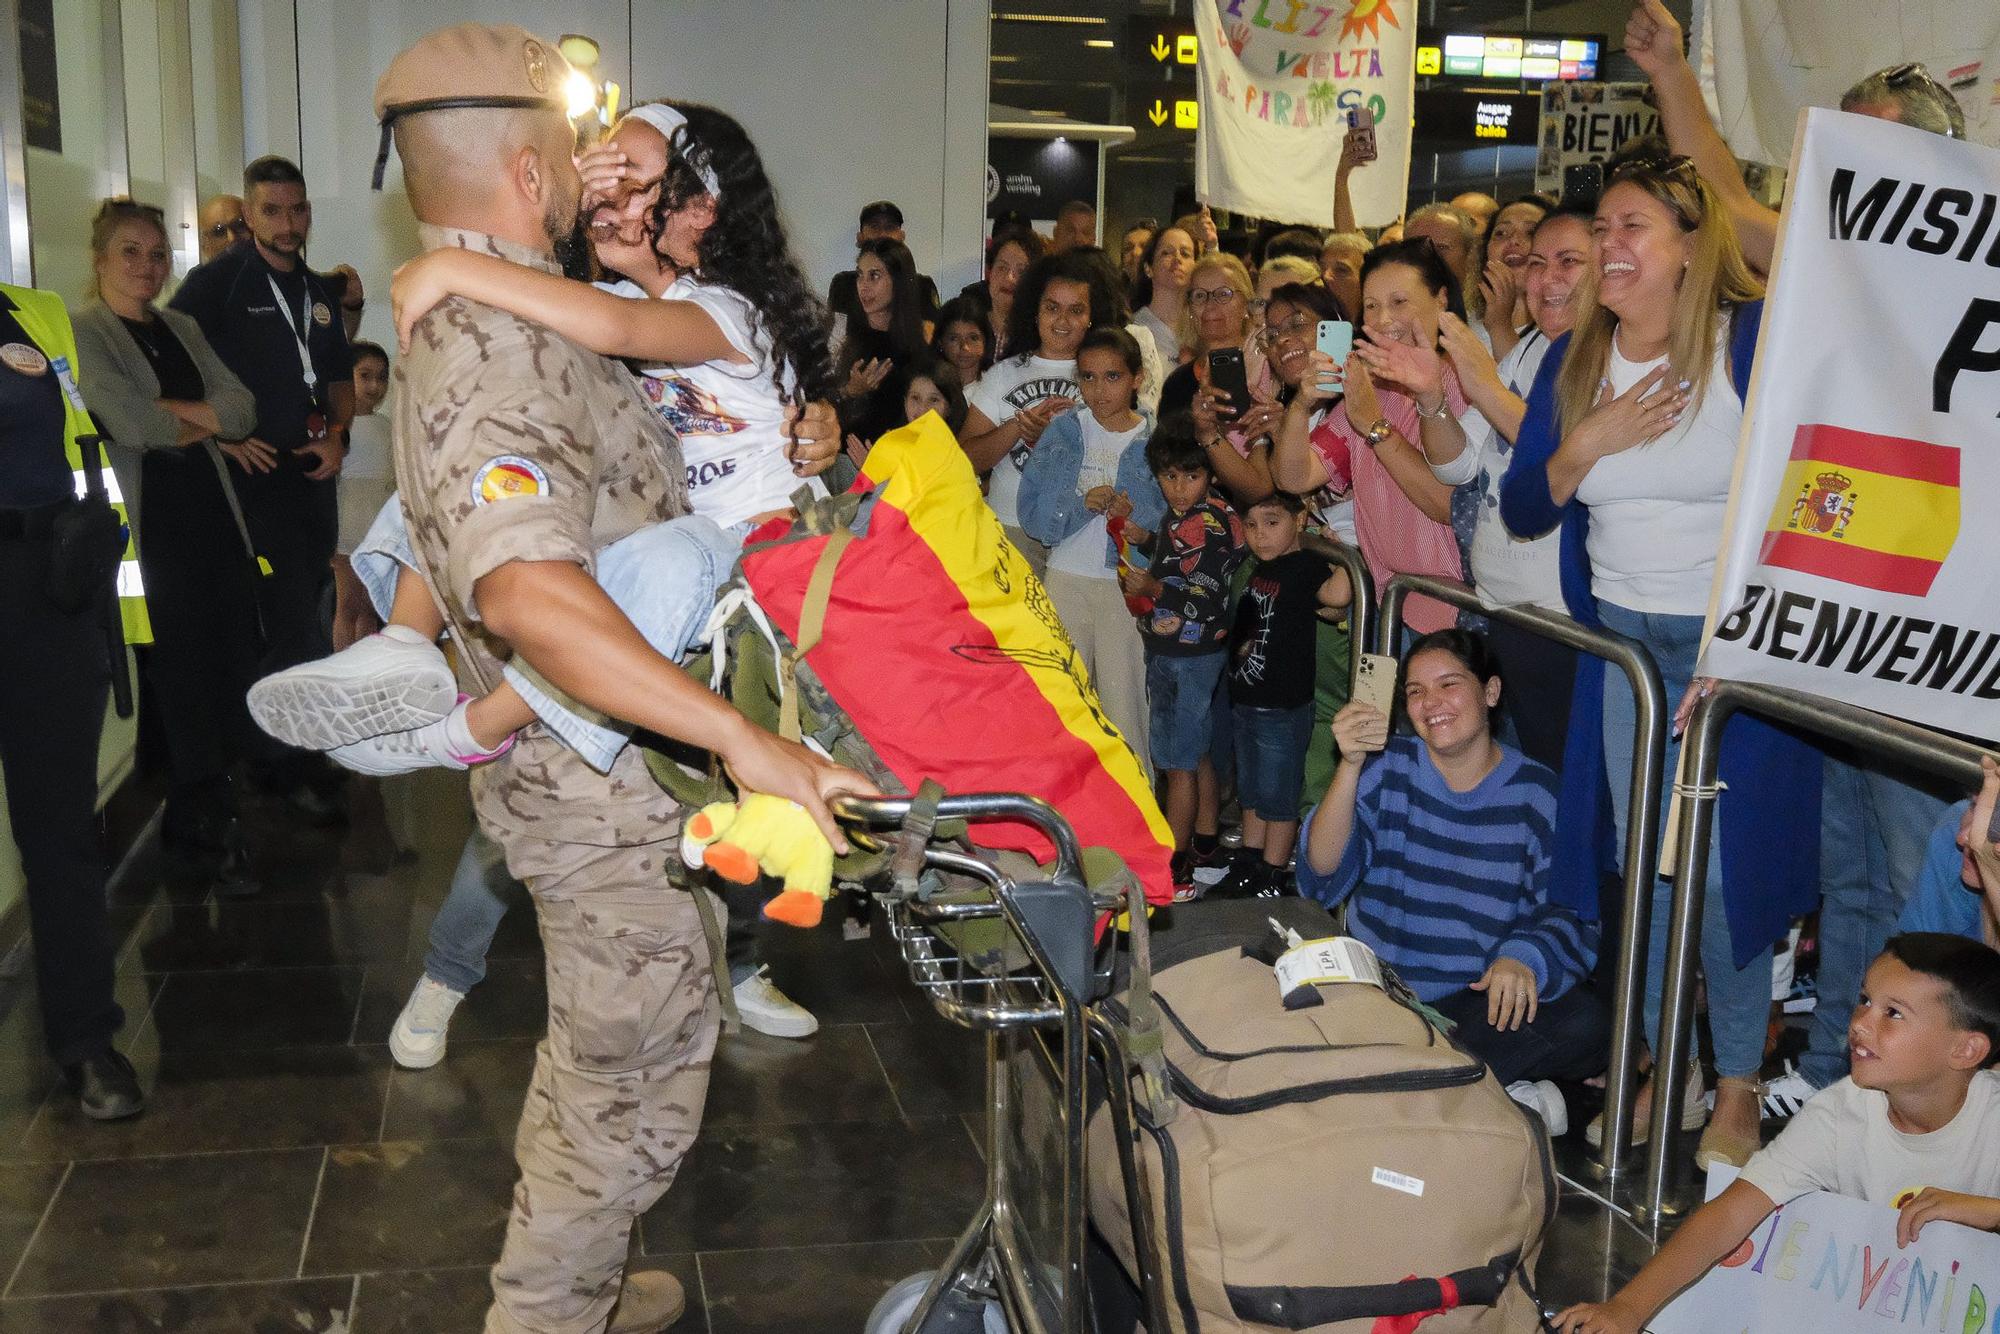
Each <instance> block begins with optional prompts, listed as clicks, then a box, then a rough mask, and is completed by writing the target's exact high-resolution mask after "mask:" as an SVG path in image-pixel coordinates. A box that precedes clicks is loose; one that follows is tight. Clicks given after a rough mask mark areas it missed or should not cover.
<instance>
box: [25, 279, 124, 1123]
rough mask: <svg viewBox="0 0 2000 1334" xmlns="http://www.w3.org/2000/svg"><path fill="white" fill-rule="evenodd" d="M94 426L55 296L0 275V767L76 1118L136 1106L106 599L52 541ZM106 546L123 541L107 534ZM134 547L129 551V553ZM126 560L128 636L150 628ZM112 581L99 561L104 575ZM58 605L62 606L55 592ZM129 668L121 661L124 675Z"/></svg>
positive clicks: (46, 1002) (43, 992)
mask: <svg viewBox="0 0 2000 1334" xmlns="http://www.w3.org/2000/svg"><path fill="white" fill-rule="evenodd" d="M91 430H92V426H91V422H90V417H89V415H88V414H87V413H86V412H85V411H84V407H83V397H82V395H81V394H80V393H79V392H78V390H77V385H76V340H75V335H74V334H73V333H72V332H71V330H70V323H69V315H68V313H67V312H66V311H65V310H64V308H63V303H62V299H61V298H60V297H58V296H55V295H54V294H52V293H48V292H37V291H33V290H30V289H28V288H21V287H10V286H7V285H5V284H0V776H4V778H5V780H6V789H7V791H6V799H7V815H8V820H9V822H10V824H11V825H12V827H13V832H14V843H15V846H16V847H17V848H18V849H19V850H20V854H21V866H22V869H23V871H24V872H25V873H26V875H27V882H28V914H29V921H30V924H31V926H32V929H33V932H34V941H35V975H36V981H37V984H38V988H39V991H40V996H41V1008H42V1028H43V1033H44V1035H45V1037H46V1038H47V1041H48V1047H49V1054H50V1055H51V1056H52V1057H54V1059H55V1061H56V1063H57V1064H58V1065H59V1066H61V1067H62V1070H63V1074H64V1077H65V1078H66V1079H67V1080H68V1082H69V1085H70V1087H71V1088H72V1089H73V1090H74V1091H75V1092H76V1093H77V1095H78V1096H79V1097H80V1098H81V1100H82V1104H83V1111H84V1113H85V1115H87V1116H91V1117H94V1118H96V1119H98V1120H115V1119H118V1118H120V1117H127V1116H133V1115H136V1114H137V1113H138V1112H140V1111H141V1110H143V1109H144V1107H145V1098H144V1095H143V1094H142V1093H141V1091H140V1088H139V1081H138V1079H137V1077H136V1076H135V1075H134V1073H133V1070H132V1066H131V1063H130V1062H128V1061H127V1060H126V1059H125V1058H124V1056H123V1055H121V1054H120V1053H119V1052H118V1051H117V1050H116V1049H115V1048H113V1046H112V1045H111V1040H112V1038H113V1036H114V1035H115V1034H116V1033H117V1032H118V1030H119V1028H120V1027H121V1026H122V1025H123V1024H124V1022H125V1016H124V1012H123V1011H121V1010H120V1009H119V1007H118V1002H117V1001H116V1000H115V999H113V995H112V976H113V959H112V946H111V929H110V922H109V920H108V916H107V912H106V906H105V867H104V856H103V851H102V849H101V847H100V845H99V841H98V835H97V821H96V811H97V743H98V734H99V732H100V731H101V730H102V728H103V723H104V709H105V701H106V696H107V692H108V690H109V687H110V681H111V665H112V664H111V654H110V649H109V639H110V636H107V626H106V617H107V615H108V614H111V613H108V611H107V608H108V607H109V605H110V602H109V597H108V595H107V596H105V597H100V598H95V599H91V600H89V604H88V605H85V606H83V607H81V609H79V610H64V609H63V608H62V607H61V606H60V605H59V599H58V593H57V589H58V587H59V586H61V585H62V584H64V583H65V582H73V581H66V580H65V579H64V575H65V573H66V569H65V562H64V561H63V560H62V559H61V558H59V557H58V555H57V552H58V548H59V546H63V548H64V549H65V550H68V549H70V548H68V546H67V545H66V544H65V542H64V539H65V538H66V537H68V536H69V535H70V534H72V533H73V532H74V526H73V525H72V524H68V523H66V516H72V517H73V516H74V515H76V514H77V513H79V512H80V507H79V502H78V500H77V498H76V490H75V487H76V478H77V475H78V473H79V471H80V469H81V468H82V467H83V464H82V461H81V460H82V455H81V452H80V450H79V448H78V444H77V441H78V438H79V437H80V436H84V435H87V434H88V433H89V432H90V431H91ZM111 540H112V542H113V544H114V548H113V549H114V552H115V544H116V542H117V540H118V539H117V537H116V535H115V525H114V535H113V537H112V539H111ZM130 554H131V553H130V552H129V551H128V552H127V555H128V557H129V556H130ZM127 565H128V567H129V568H127V569H121V570H120V571H118V572H117V574H116V576H115V577H118V578H120V580H121V587H120V592H121V593H123V594H129V595H132V596H128V597H125V598H123V599H121V601H122V602H123V603H124V622H125V624H124V627H123V629H124V631H125V636H124V637H129V638H139V637H143V636H144V635H145V634H146V629H145V611H144V604H143V602H141V601H139V600H138V598H137V596H136V594H137V592H138V590H137V589H136V587H134V586H133V579H134V578H135V577H136V575H135V571H136V561H129V560H128V562H127ZM111 577H114V576H113V574H112V572H111V571H110V570H109V569H108V568H107V570H106V573H105V578H106V582H107V585H108V581H109V579H110V578H111ZM63 600H70V599H68V598H64V599H63ZM123 666H124V664H123V663H120V664H119V667H120V668H121V669H122V668H123Z"/></svg>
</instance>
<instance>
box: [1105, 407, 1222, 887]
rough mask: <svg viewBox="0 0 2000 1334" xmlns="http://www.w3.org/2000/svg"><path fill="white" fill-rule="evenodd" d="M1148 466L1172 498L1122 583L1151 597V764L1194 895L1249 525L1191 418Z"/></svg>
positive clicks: (1182, 417)
mask: <svg viewBox="0 0 2000 1334" xmlns="http://www.w3.org/2000/svg"><path fill="white" fill-rule="evenodd" d="M1146 465H1147V467H1149V468H1151V469H1152V472H1153V476H1154V477H1156V478H1158V479H1159V482H1160V490H1161V492H1162V493H1164V494H1165V496H1166V498H1167V513H1166V517H1165V518H1163V519H1161V521H1160V527H1159V531H1158V532H1157V533H1155V534H1154V536H1153V541H1152V544H1151V547H1150V549H1149V552H1148V560H1147V562H1146V566H1145V568H1143V569H1138V568H1135V569H1132V570H1130V571H1129V572H1127V574H1126V575H1125V576H1124V577H1123V579H1122V580H1121V583H1122V585H1123V587H1124V589H1125V593H1126V595H1127V598H1128V600H1129V599H1134V598H1144V599H1150V600H1151V602H1152V607H1151V609H1150V610H1148V611H1146V612H1144V613H1143V614H1141V615H1140V617H1139V635H1140V638H1141V640H1142V641H1143V642H1144V644H1145V648H1146V698H1147V709H1148V719H1149V723H1150V730H1149V732H1148V738H1147V745H1148V749H1150V750H1151V752H1152V756H1153V765H1154V767H1155V768H1157V769H1159V770H1160V772H1161V773H1163V774H1164V775H1165V776H1166V788H1167V802H1166V805H1167V824H1168V826H1169V827H1170V828H1172V829H1173V831H1174V861H1173V866H1174V889H1175V893H1176V895H1177V896H1180V897H1189V898H1191V897H1193V895H1194V880H1193V873H1194V858H1195V856H1196V854H1198V853H1201V854H1205V853H1210V852H1213V851H1214V849H1215V846H1216V839H1217V833H1216V817H1217V804H1218V803H1217V801H1216V791H1215V771H1214V770H1213V769H1211V768H1210V767H1209V763H1208V746H1209V737H1210V733H1211V729H1212V728H1213V726H1214V703H1215V691H1216V686H1217V684H1218V683H1219V682H1220V681H1221V679H1222V668H1223V664H1224V661H1225V655H1224V652H1223V650H1224V647H1225V641H1226V640H1227V638H1228V635H1229V616H1228V613H1229V580H1230V576H1231V575H1233V574H1234V573H1235V571H1236V567H1237V565H1238V564H1239V563H1240V562H1241V561H1242V559H1243V524H1242V522H1241V521H1240V520H1239V519H1237V517H1236V514H1235V512H1234V511H1233V510H1231V509H1230V508H1229V506H1228V505H1227V504H1226V503H1224V502H1223V500H1222V499H1221V498H1220V497H1218V496H1214V495H1211V494H1210V492H1209V487H1210V485H1211V484H1212V483H1213V481H1214V477H1213V475H1212V474H1211V473H1210V471H1209V467H1208V457H1207V455H1205V454H1204V453H1203V452H1202V448H1201V445H1200V443H1199V442H1198V441H1197V440H1196V438H1195V429H1194V421H1193V419H1192V418H1191V417H1190V416H1189V415H1188V414H1187V413H1185V412H1176V413H1171V414H1169V415H1168V416H1166V417H1163V418H1162V419H1161V420H1160V423H1159V425H1158V426H1156V427H1154V428H1153V434H1152V435H1151V436H1150V437H1149V438H1148V439H1147V441H1146Z"/></svg>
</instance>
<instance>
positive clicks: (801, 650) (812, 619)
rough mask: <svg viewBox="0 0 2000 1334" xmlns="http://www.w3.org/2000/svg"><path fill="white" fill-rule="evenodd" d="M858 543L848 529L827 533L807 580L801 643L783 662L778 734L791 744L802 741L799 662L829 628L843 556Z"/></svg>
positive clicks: (802, 609)
mask: <svg viewBox="0 0 2000 1334" xmlns="http://www.w3.org/2000/svg"><path fill="white" fill-rule="evenodd" d="M853 540H854V533H853V531H852V530H851V529H848V528H836V529H834V530H833V531H832V532H831V533H828V534H827V538H826V545H825V546H824V547H822V548H820V553H819V559H818V560H816V561H814V562H813V571H812V578H810V579H809V580H807V581H806V596H805V601H804V602H803V603H801V604H800V605H799V637H798V641H797V642H796V643H795V644H793V645H792V646H791V648H789V649H788V650H786V652H785V657H784V663H783V668H782V670H783V674H784V698H783V699H782V700H780V701H779V703H778V735H779V736H781V737H783V738H784V739H785V740H787V741H797V740H799V739H800V736H801V735H802V734H801V730H800V727H799V688H798V667H799V659H801V658H803V657H805V655H806V654H808V653H810V652H812V650H813V647H814V646H815V645H816V644H818V643H819V637H820V633H821V631H823V630H825V628H826V604H827V600H828V599H829V598H830V597H832V595H833V574H834V570H835V569H836V567H838V566H839V564H840V553H841V552H843V551H845V550H847V544H848V543H850V542H852V541H853Z"/></svg>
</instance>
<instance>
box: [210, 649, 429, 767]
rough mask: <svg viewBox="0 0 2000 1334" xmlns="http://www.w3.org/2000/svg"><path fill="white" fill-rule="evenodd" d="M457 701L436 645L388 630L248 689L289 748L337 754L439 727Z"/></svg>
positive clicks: (257, 713)
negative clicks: (377, 740) (382, 737)
mask: <svg viewBox="0 0 2000 1334" xmlns="http://www.w3.org/2000/svg"><path fill="white" fill-rule="evenodd" d="M457 698H458V682H457V681H456V680H455V679H453V677H452V674H451V664H450V663H448V662H446V661H445V656H444V653H443V652H442V651H441V650H440V649H439V648H438V646H437V645H436V644H433V643H432V642H431V641H430V640H428V639H425V638H424V637H423V636H422V635H421V634H419V633H417V632H416V631H415V630H412V629H410V628H408V627H407V626H401V625H389V626H384V627H383V629H382V631H381V633H380V634H373V635H369V636H368V637H367V638H366V639H359V640H356V641H355V642H354V643H353V644H351V645H349V646H348V647H347V648H344V649H342V650H341V651H340V652H338V653H336V654H334V655H333V656H332V657H329V658H320V659H317V660H316V661H313V662H302V663H300V664H299V665H298V666H296V667H287V668H286V669H285V670H284V671H282V672H274V673H272V674H271V675H269V676H267V677H265V678H264V679H263V680H261V681H259V682H257V684H255V685H253V686H251V687H250V693H249V704H250V716H251V717H252V718H254V719H255V720H256V722H257V726H259V727H261V728H263V729H264V731H266V732H267V733H269V734H270V735H272V736H274V737H276V738H277V739H278V740H280V741H283V742H285V743H286V744H287V745H292V746H301V747H304V748H305V749H306V750H332V749H333V748H334V747H336V746H349V745H353V744H354V743H355V742H358V741H366V740H367V739H368V738H369V737H374V736H380V735H382V734H383V733H385V732H407V731H410V730H412V729H414V728H419V727H423V726H426V725H427V724H430V723H434V722H436V721H438V720H439V719H440V718H442V717H444V716H445V715H446V714H448V713H450V712H451V708H452V703H453V701H455V700H456V699H457ZM350 767H352V766H350Z"/></svg>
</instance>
